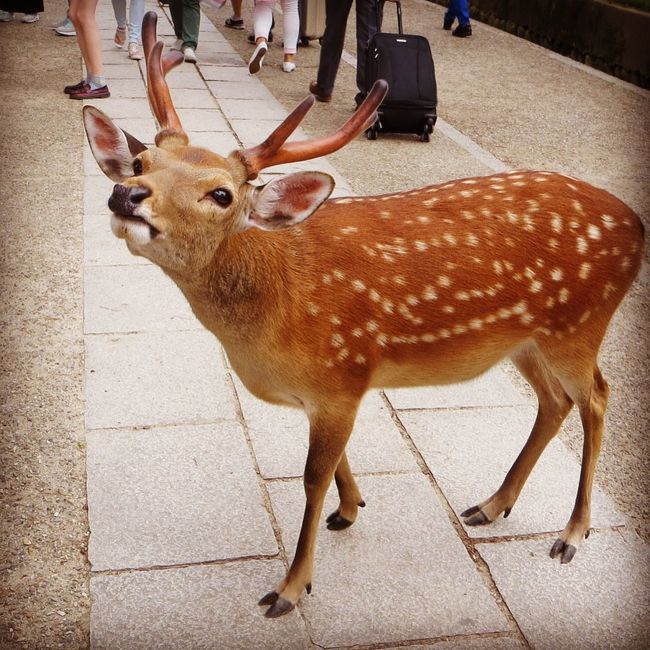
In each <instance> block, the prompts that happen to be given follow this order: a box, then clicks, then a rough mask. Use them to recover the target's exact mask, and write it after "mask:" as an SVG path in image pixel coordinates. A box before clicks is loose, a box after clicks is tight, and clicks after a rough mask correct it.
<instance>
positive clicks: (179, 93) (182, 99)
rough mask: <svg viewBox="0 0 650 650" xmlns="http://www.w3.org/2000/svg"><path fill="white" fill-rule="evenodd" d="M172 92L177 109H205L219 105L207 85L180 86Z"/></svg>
mask: <svg viewBox="0 0 650 650" xmlns="http://www.w3.org/2000/svg"><path fill="white" fill-rule="evenodd" d="M171 93H172V99H173V102H174V107H175V108H176V110H177V111H178V110H180V109H182V108H190V109H192V110H203V109H211V108H216V106H217V104H216V102H215V99H214V97H213V96H212V93H211V92H210V91H209V90H208V89H207V88H206V87H205V86H204V87H203V88H178V89H176V90H172V91H171Z"/></svg>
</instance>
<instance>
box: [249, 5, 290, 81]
mask: <svg viewBox="0 0 650 650" xmlns="http://www.w3.org/2000/svg"><path fill="white" fill-rule="evenodd" d="M280 4H281V6H282V18H283V30H284V45H283V47H284V61H283V63H282V70H284V72H293V71H294V70H295V69H296V64H295V63H294V57H295V56H296V49H297V47H298V34H299V33H300V17H299V16H298V0H281V2H280ZM274 6H275V0H257V2H256V3H255V9H254V11H253V28H254V30H255V44H256V46H257V47H256V48H255V50H254V51H253V54H252V55H251V58H250V60H249V62H248V71H249V72H250V73H251V74H256V73H257V72H259V71H260V68H261V67H262V62H263V61H264V57H265V56H266V53H267V51H268V49H269V48H268V42H269V41H270V33H271V28H272V26H273V7H274Z"/></svg>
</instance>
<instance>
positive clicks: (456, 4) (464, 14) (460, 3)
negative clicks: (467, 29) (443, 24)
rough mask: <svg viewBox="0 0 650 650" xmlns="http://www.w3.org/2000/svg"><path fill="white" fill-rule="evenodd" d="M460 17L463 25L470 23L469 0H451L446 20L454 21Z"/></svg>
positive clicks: (459, 20)
mask: <svg viewBox="0 0 650 650" xmlns="http://www.w3.org/2000/svg"><path fill="white" fill-rule="evenodd" d="M454 18H458V22H459V23H460V24H461V25H469V3H468V2H467V0H449V6H448V7H447V13H446V14H445V21H450V22H451V21H453V20H454Z"/></svg>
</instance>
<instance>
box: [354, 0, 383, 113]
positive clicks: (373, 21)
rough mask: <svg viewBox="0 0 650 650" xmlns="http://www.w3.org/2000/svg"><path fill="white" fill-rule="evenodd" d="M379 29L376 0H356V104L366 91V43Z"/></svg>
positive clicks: (361, 99)
mask: <svg viewBox="0 0 650 650" xmlns="http://www.w3.org/2000/svg"><path fill="white" fill-rule="evenodd" d="M378 31H379V12H378V11H377V1H376V0H357V88H358V89H359V92H358V93H357V96H356V97H355V100H356V102H357V104H360V103H361V101H363V98H364V97H365V96H366V93H367V92H368V88H366V60H367V58H368V43H369V41H370V39H371V38H372V37H373V36H374V35H375V34H376V33H377V32H378Z"/></svg>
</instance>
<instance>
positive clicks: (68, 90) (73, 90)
mask: <svg viewBox="0 0 650 650" xmlns="http://www.w3.org/2000/svg"><path fill="white" fill-rule="evenodd" d="M86 86H88V84H87V83H86V80H85V79H82V80H81V81H80V82H79V83H78V84H74V85H72V86H66V87H65V88H64V89H63V92H64V93H65V94H66V95H71V94H72V93H78V92H80V91H81V90H84V89H85V88H86ZM88 87H90V86H88Z"/></svg>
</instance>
